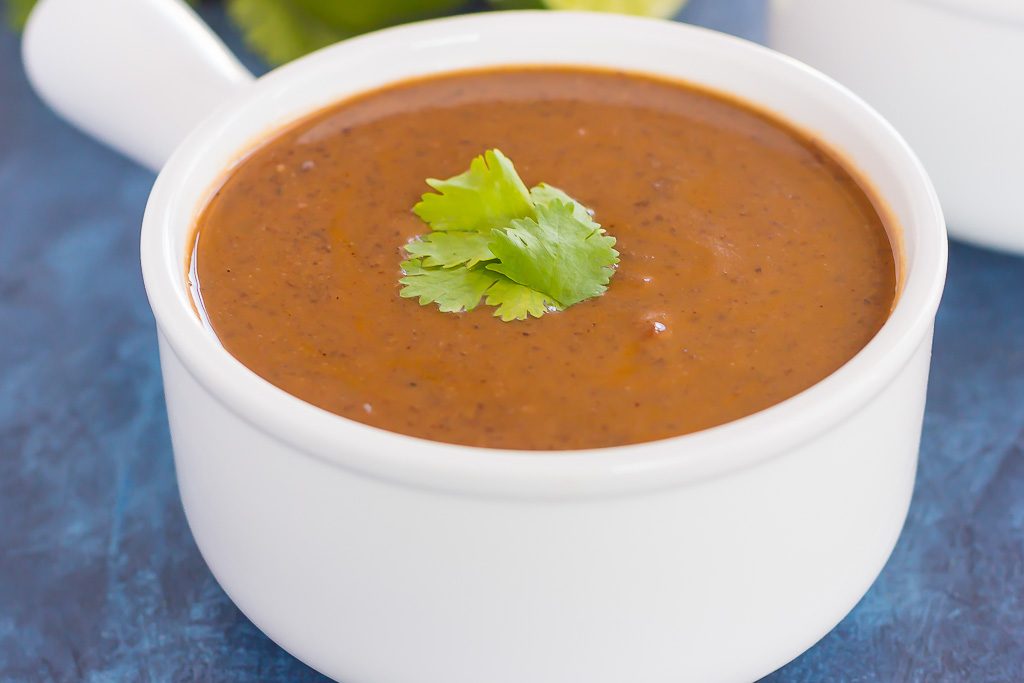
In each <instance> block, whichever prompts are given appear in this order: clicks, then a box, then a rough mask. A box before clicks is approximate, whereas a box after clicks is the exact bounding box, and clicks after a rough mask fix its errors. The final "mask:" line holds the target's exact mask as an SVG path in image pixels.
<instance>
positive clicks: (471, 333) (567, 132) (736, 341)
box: [193, 68, 896, 449]
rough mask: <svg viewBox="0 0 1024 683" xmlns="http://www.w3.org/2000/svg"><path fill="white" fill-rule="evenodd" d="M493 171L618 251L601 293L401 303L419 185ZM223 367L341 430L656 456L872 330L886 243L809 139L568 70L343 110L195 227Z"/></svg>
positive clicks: (247, 177)
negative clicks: (495, 166)
mask: <svg viewBox="0 0 1024 683" xmlns="http://www.w3.org/2000/svg"><path fill="white" fill-rule="evenodd" d="M494 147H497V148H499V149H501V150H502V151H503V152H505V154H506V155H508V156H509V157H510V158H511V159H512V160H513V161H514V162H515V164H516V167H517V169H518V170H519V173H520V175H521V176H522V177H523V180H524V181H525V182H526V184H527V185H528V186H531V185H534V184H536V183H538V182H547V183H550V184H552V185H555V186H558V187H560V188H562V189H564V190H565V191H566V192H568V193H569V194H570V195H572V196H573V197H575V198H576V199H578V200H579V201H581V202H582V203H583V204H585V205H586V206H588V207H590V208H591V209H593V210H594V211H595V218H596V220H598V221H599V222H600V223H601V224H602V225H604V226H605V227H606V228H607V229H608V231H609V232H610V234H612V235H614V236H615V237H616V238H617V239H618V245H617V248H618V249H619V251H620V252H621V263H620V265H619V269H618V272H617V274H616V275H615V277H614V278H613V279H612V282H611V286H610V288H609V290H608V292H607V293H606V294H605V295H604V296H602V297H599V298H596V299H591V300H589V301H585V302H583V303H580V304H578V305H576V306H573V307H571V308H569V309H567V310H565V311H562V312H559V313H553V314H548V315H545V316H544V317H542V318H540V319H530V320H528V321H523V322H519V321H514V322H502V321H501V320H499V319H498V318H495V317H493V316H492V313H493V310H494V309H492V308H490V307H485V306H481V307H480V308H478V309H476V310H474V311H471V312H468V313H460V314H451V313H441V312H439V311H438V310H437V307H436V306H433V305H431V306H420V305H419V304H418V303H417V302H416V301H415V300H410V299H402V298H400V297H399V284H398V279H399V277H400V276H401V274H400V271H399V263H400V262H401V260H402V246H403V245H404V244H405V243H406V242H407V241H408V240H410V239H412V238H413V237H414V236H416V235H419V234H422V233H424V232H426V231H427V230H428V228H427V227H426V226H425V225H424V224H423V223H422V222H421V221H420V220H419V219H418V218H417V217H416V216H415V215H413V214H412V212H411V210H410V209H411V207H412V206H413V205H414V204H415V203H416V202H417V201H418V199H419V197H420V195H421V194H422V193H424V192H425V191H428V190H429V188H428V187H427V186H426V185H425V184H424V179H425V178H428V177H436V178H446V177H449V176H452V175H455V174H457V173H461V172H462V171H464V170H465V169H466V168H467V167H468V165H469V161H470V160H471V159H472V158H473V157H474V156H476V155H478V154H480V153H482V152H483V151H484V150H486V149H489V148H494ZM197 235H198V237H197V243H196V251H195V263H194V264H193V272H194V274H195V277H197V279H198V281H197V282H194V283H193V286H194V287H195V291H198V292H199V294H200V296H201V306H202V307H203V308H204V309H205V312H206V314H207V316H208V320H209V323H210V325H211V326H212V328H213V330H214V331H215V333H216V334H217V336H218V338H219V339H220V341H221V343H222V344H223V345H224V347H225V348H226V349H227V350H228V351H229V352H230V353H231V354H232V355H234V356H235V357H236V358H237V359H238V360H240V361H241V362H242V363H243V364H245V365H246V366H248V367H249V368H251V369H252V370H253V371H254V372H256V373H257V374H259V375H260V376H262V377H264V378H266V379H267V380H268V381H270V382H272V383H273V384H275V385H277V386H278V387H280V388H282V389H284V390H285V391H287V392H289V393H291V394H294V395H295V396H298V397H300V398H302V399H305V400H306V401H308V402H310V403H312V404H315V405H317V406H320V407H322V408H324V409H326V410H329V411H332V412H334V413H337V414H339V415H343V416H345V417H348V418H351V419H353V420H358V421H360V422H364V423H367V424H370V425H375V426H377V427H381V428H383V429H387V430H391V431H394V432H401V433H403V434H410V435H413V436H418V437H423V438H427V439H434V440H438V441H446V442H452V443H459V444H469V445H476V446H488V447H500V448H516V449H577V448H590V447H602V446H615V445H621V444H628V443H635V442H642V441H650V440H654V439H660V438H664V437H669V436H674V435H680V434H685V433H688V432H693V431H696V430H700V429H704V428H706V427H711V426H714V425H719V424H722V423H725V422H728V421H730V420H734V419H737V418H740V417H743V416H746V415H749V414H751V413H754V412H756V411H759V410H762V409H764V408H767V407H769V406H771V405H773V404H775V403H778V402H779V401H782V400H784V399H786V398H788V397H790V396H793V395H794V394H796V393H798V392H800V391H802V390H803V389H806V388H807V387H809V386H811V385H812V384H814V383H816V382H818V381H819V380H821V379H823V378H824V377H826V376H827V375H829V374H830V373H832V372H833V371H834V370H836V369H837V368H839V367H840V366H841V365H842V364H843V363H845V362H846V361H847V360H849V359H850V358H851V357H852V356H853V355H854V354H856V353H857V352H858V351H859V350H860V349H861V348H862V347H863V346H864V345H865V344H866V343H867V342H868V341H869V340H870V339H871V338H872V336H873V335H874V334H875V333H876V332H877V331H878V329H879V328H880V327H881V326H882V324H883V323H884V322H885V320H886V318H887V316H888V314H889V312H890V310H891V306H892V304H893V300H894V297H895V291H896V267H895V262H894V256H893V249H892V247H891V246H890V242H889V238H888V235H887V232H886V226H885V225H884V224H883V220H882V218H881V217H880V215H879V212H878V211H877V210H876V208H875V207H874V206H873V205H872V201H871V200H870V199H869V197H868V196H867V195H866V194H865V192H864V190H862V189H861V188H860V187H859V186H858V184H857V182H856V181H855V180H854V178H853V177H851V175H850V174H849V173H848V172H847V171H845V170H844V169H843V167H842V166H841V165H840V164H839V163H837V161H836V160H835V159H833V158H831V157H830V156H829V155H828V154H827V153H826V152H824V151H823V150H822V149H821V148H819V147H817V146H816V145H815V143H814V142H813V141H812V140H810V139H809V138H807V137H805V136H804V135H802V134H801V133H799V132H797V131H795V130H793V129H791V128H789V127H787V126H786V125H784V124H782V123H780V122H778V121H775V120H772V119H771V118H768V117H767V116H765V115H763V114H760V113H757V112H755V111H752V110H750V109H747V108H745V107H743V106H742V105H740V104H738V103H735V102H731V101H728V100H725V99H722V98H720V97H718V96H716V95H713V94H710V93H707V92H703V91H700V90H697V89H693V88H689V87H686V86H684V85H681V84H677V83H671V82H665V81H660V80H655V79H653V78H647V77H643V76H638V75H635V74H621V73H613V72H600V71H585V70H576V69H569V68H564V69H563V68H521V69H519V68H517V69H508V70H498V71H480V72H462V73H454V74H449V75H445V76H442V77H435V78H430V79H426V80H419V81H410V82H405V83H401V84H398V85H395V86H392V87H389V88H386V89H383V90H379V91H375V92H371V93H368V94H365V95H362V96H360V97H357V98H355V99H352V100H349V101H345V102H342V103H340V104H337V105H335V106H332V107H330V108H328V109H325V110H323V111H321V112H318V113H316V114H315V115H313V116H311V117H309V118H307V119H304V120H303V121H301V122H299V123H297V124H295V125H294V126H292V127H290V128H289V129H287V130H285V131H284V132H282V133H280V134H278V135H276V136H275V137H273V138H272V139H270V140H268V141H267V142H266V143H265V144H263V145H262V146H260V147H259V148H258V149H256V150H255V151H253V152H252V153H251V154H250V155H249V156H248V157H247V158H246V159H245V160H244V161H243V162H241V163H240V164H239V166H238V167H237V168H235V169H233V170H232V171H231V172H230V174H229V175H228V177H227V178H226V180H225V181H224V184H223V186H222V187H221V188H220V190H219V191H218V192H217V193H216V195H215V196H214V197H213V198H212V199H211V201H210V203H209V205H208V206H207V207H206V208H205V209H204V211H203V213H202V214H201V217H200V218H199V221H198V232H197Z"/></svg>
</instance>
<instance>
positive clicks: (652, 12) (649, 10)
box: [491, 0, 687, 19]
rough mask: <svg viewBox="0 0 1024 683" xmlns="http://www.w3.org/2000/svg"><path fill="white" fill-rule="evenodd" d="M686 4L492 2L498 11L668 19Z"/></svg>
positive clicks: (659, 0) (664, 0) (663, 0)
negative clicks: (555, 11)
mask: <svg viewBox="0 0 1024 683" xmlns="http://www.w3.org/2000/svg"><path fill="white" fill-rule="evenodd" d="M686 2H687V0H491V5H492V6H494V7H495V8H497V9H529V8H537V9H539V8H547V9H564V10H584V11H588V12H618V13H619V14H634V15H637V16H641V17H661V18H663V19H668V18H669V17H674V16H675V15H676V14H678V13H679V10H681V9H682V8H683V6H684V5H686Z"/></svg>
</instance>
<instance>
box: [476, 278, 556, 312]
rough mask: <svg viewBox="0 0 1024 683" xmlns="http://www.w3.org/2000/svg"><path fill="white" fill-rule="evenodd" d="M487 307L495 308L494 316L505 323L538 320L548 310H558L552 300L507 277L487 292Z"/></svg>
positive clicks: (498, 281)
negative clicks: (530, 318)
mask: <svg viewBox="0 0 1024 683" xmlns="http://www.w3.org/2000/svg"><path fill="white" fill-rule="evenodd" d="M486 301H487V305H488V306H497V307H498V308H497V309H496V310H495V311H494V315H496V316H497V317H499V318H501V319H502V320H504V321H505V322H509V321H510V320H526V318H527V317H529V316H531V315H532V316H533V317H534V318H539V317H541V316H542V315H544V314H545V313H547V312H548V311H549V310H550V309H552V308H553V309H555V310H560V307H559V306H558V304H557V303H556V302H555V300H554V299H552V298H551V297H549V296H548V295H547V294H542V293H540V292H538V291H537V290H535V289H530V288H529V287H526V286H525V285H521V284H519V283H518V282H512V280H509V279H508V278H507V277H501V279H499V280H497V281H496V282H495V283H494V284H493V285H492V286H491V288H490V289H488V290H487V300H486Z"/></svg>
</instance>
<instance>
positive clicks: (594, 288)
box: [487, 199, 619, 306]
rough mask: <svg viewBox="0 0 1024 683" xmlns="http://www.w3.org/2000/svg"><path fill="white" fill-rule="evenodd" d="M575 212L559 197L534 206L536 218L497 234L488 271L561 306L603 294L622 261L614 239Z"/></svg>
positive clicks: (495, 232) (517, 220)
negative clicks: (496, 259) (495, 259)
mask: <svg viewBox="0 0 1024 683" xmlns="http://www.w3.org/2000/svg"><path fill="white" fill-rule="evenodd" d="M573 208H574V207H573V205H572V204H566V203H564V202H562V201H559V200H557V199H555V200H552V201H550V202H548V203H546V204H539V205H538V206H537V207H536V212H537V219H536V220H534V219H532V218H520V219H516V220H513V221H512V222H511V223H510V226H509V227H508V228H506V229H504V230H495V231H494V232H493V233H492V234H493V238H494V239H493V240H492V241H491V244H490V247H491V252H492V253H493V254H494V255H495V256H496V257H497V258H498V261H497V262H496V263H491V264H488V266H487V268H488V269H490V270H493V271H495V272H497V273H501V274H502V275H505V276H506V277H508V278H509V279H511V280H513V281H515V282H518V283H519V284H521V285H525V286H527V287H530V288H531V289H534V290H536V291H538V292H543V293H544V294H547V295H548V296H550V297H553V298H554V299H555V300H556V301H557V302H558V303H559V304H560V305H562V306H572V305H573V304H576V303H579V302H580V301H583V300H584V299H589V298H590V297H593V296H598V295H600V294H603V293H604V291H605V289H607V285H608V281H609V280H610V279H611V276H612V273H613V270H612V266H613V265H615V264H616V263H618V260H619V259H618V256H619V253H618V252H617V251H615V249H614V248H613V247H614V246H615V238H614V237H609V236H607V235H605V234H603V233H602V232H601V229H600V227H594V226H595V225H596V224H594V223H593V221H590V223H589V224H588V223H585V222H584V221H581V220H579V219H578V218H577V217H576V215H575V214H574V213H573Z"/></svg>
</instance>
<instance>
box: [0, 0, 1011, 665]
mask: <svg viewBox="0 0 1024 683" xmlns="http://www.w3.org/2000/svg"><path fill="white" fill-rule="evenodd" d="M203 12H204V14H205V15H206V17H207V18H208V19H209V20H210V21H211V22H212V23H213V24H214V25H215V27H216V28H217V29H218V30H219V31H220V32H221V33H222V35H224V36H225V37H226V38H227V39H228V41H229V42H230V43H231V44H232V45H237V44H238V39H237V36H236V35H234V34H233V33H232V30H231V28H230V27H229V26H227V24H226V22H225V21H224V19H223V16H222V15H221V14H220V13H219V12H218V11H217V9H216V8H204V10H203ZM682 18H683V19H685V20H687V21H692V22H695V23H700V24H704V25H708V26H712V27H714V28H720V29H723V30H728V31H731V32H734V33H739V34H742V35H745V36H747V37H752V38H755V39H760V38H761V37H762V23H763V8H762V4H761V0H703V1H701V0H694V1H693V2H692V4H691V5H690V7H689V8H688V9H687V10H685V11H684V13H683V16H682ZM246 59H247V60H248V62H249V63H250V64H251V65H253V67H254V68H256V69H257V70H260V69H261V67H259V66H258V63H257V62H256V61H255V60H253V59H252V58H251V57H248V56H247V57H246ZM979 125H983V124H982V123H981V122H979ZM152 182H153V176H152V175H151V174H149V173H148V172H146V171H144V170H142V169H140V168H138V167H136V166H134V165H132V164H131V163H129V162H127V161H125V160H123V159H121V158H119V157H118V156H116V155H115V154H114V153H112V152H109V151H108V150H106V149H104V148H102V147H100V146H99V145H97V144H96V143H94V142H92V141H91V140H89V139H87V138H86V137H84V136H83V135H81V134H79V133H77V132H75V131H73V130H72V129H70V128H69V127H67V126H66V125H65V124H63V123H62V122H60V121H59V120H57V118H56V117H55V116H54V115H53V114H51V113H50V112H49V111H48V110H47V109H46V108H45V107H43V106H42V104H40V103H39V101H38V100H37V99H36V98H35V97H34V96H33V95H32V94H31V92H30V91H29V89H28V86H27V84H26V82H25V79H24V76H23V75H22V69H21V61H20V58H19V55H18V39H17V37H16V36H14V35H13V34H12V33H10V32H8V31H5V30H3V29H0V681H4V682H8V681H19V682H20V681H32V682H36V681H61V682H63V681H87V682H92V683H100V682H104V683H106V682H121V681H153V682H164V681H175V682H177V681H229V682H242V681H261V682H265V683H285V682H289V683H292V682H310V681H325V680H326V679H324V678H323V677H322V676H320V675H319V674H317V673H316V672H314V671H312V670H311V669H309V668H307V667H306V666H304V665H303V664H301V663H300V662H298V661H297V660H295V659H294V658H292V657H291V656H289V655H288V654H287V653H285V652H284V651H282V650H281V649H279V648H278V647H277V646H275V645H274V644H273V643H272V642H271V641H270V640H268V639H267V638H266V637H265V636H264V635H263V634H262V633H260V631H259V630H257V629H256V628H255V627H254V626H253V625H252V624H251V623H250V622H249V621H248V620H247V619H246V618H245V617H244V616H242V614H241V613H239V611H238V610H237V609H236V608H235V607H234V605H233V604H232V603H231V602H230V601H229V600H228V598H227V596H226V595H225V594H224V593H223V592H222V591H221V590H220V588H219V587H218V586H217V584H216V582H215V581H214V579H213V577H212V576H211V575H210V572H209V571H208V570H207V568H206V565H205V564H204V563H203V560H202V558H201V557H200V556H199V553H198V551H197V550H196V547H195V545H194V543H193V541H192V538H191V536H190V534H189V531H188V528H187V526H186V524H185V519H184V516H183V514H182V510H181V506H180V504H179V502H178V494H177V489H176V486H175V479H174V469H173V465H172V461H171V447H170V441H169V437H168V432H167V423H166V420H165V417H164V404H163V397H162V395H161V383H160V374H159V368H158V364H157V356H156V339H155V335H154V328H153V320H152V318H151V317H150V312H149V309H148V307H147V304H146V299H145V294H144V292H143V288H142V281H141V277H140V273H139V264H138V235H139V222H140V219H141V217H142V211H143V207H144V205H145V202H146V196H147V194H148V192H149V188H150V185H151V184H152ZM1022 299H1024V259H1019V258H1012V257H1009V256H1002V255H999V254H995V253H990V252H986V251H982V250H978V249H974V248H971V247H967V246H964V245H960V244H954V245H953V246H952V251H951V254H950V269H949V285H948V289H947V291H946V297H945V301H944V302H943V305H942V309H941V310H940V312H939V319H938V328H937V331H936V337H935V362H934V366H933V369H932V382H931V388H930V393H929V399H928V411H927V414H926V417H925V429H924V444H923V446H922V452H921V465H920V470H919V474H918V479H917V489H916V493H915V497H914V502H913V505H912V507H911V510H910V518H909V520H908V522H907V526H906V529H905V531H904V533H903V536H902V538H901V539H900V542H899V545H898V546H897V547H896V551H895V553H894V554H893V556H892V559H891V560H890V561H889V564H888V565H887V567H886V568H885V571H884V572H883V573H882V576H881V578H879V580H878V582H877V583H876V584H875V585H874V587H873V588H872V589H871V591H870V592H869V593H868V595H867V596H866V597H865V598H864V599H863V600H862V601H861V603H860V604H859V605H858V606H857V607H856V609H854V611H853V612H852V613H851V614H850V615H849V616H848V617H847V618H846V619H845V620H844V621H843V622H842V623H841V624H840V625H839V626H838V627H837V628H836V629H835V630H834V631H833V632H832V633H830V634H829V635H828V636H827V637H825V638H824V639H823V640H822V641H821V642H820V643H819V644H818V645H816V646H815V647H814V648H813V649H811V650H810V651H809V652H807V653H806V654H804V655H803V656H802V657H800V658H799V659H798V660H796V661H795V662H793V663H791V664H790V665H788V666H787V667H785V668H784V669H782V670H780V671H778V672H776V673H775V674H773V675H772V676H769V677H768V678H767V679H765V680H766V681H770V682H771V683H796V682H806V683H821V682H824V681H838V682H850V683H853V682H860V681H865V682H866V681H882V682H885V683H889V682H892V681H921V682H925V681H927V682H929V683H931V682H936V681H971V682H972V683H997V682H1000V683H1001V682H1006V683H1011V682H1013V683H1019V682H1021V681H1024V304H1022ZM481 683H486V681H481ZM523 683H529V682H528V681H524V682H523ZM637 683H643V681H638V682H637ZM681 683H682V682H681Z"/></svg>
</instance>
